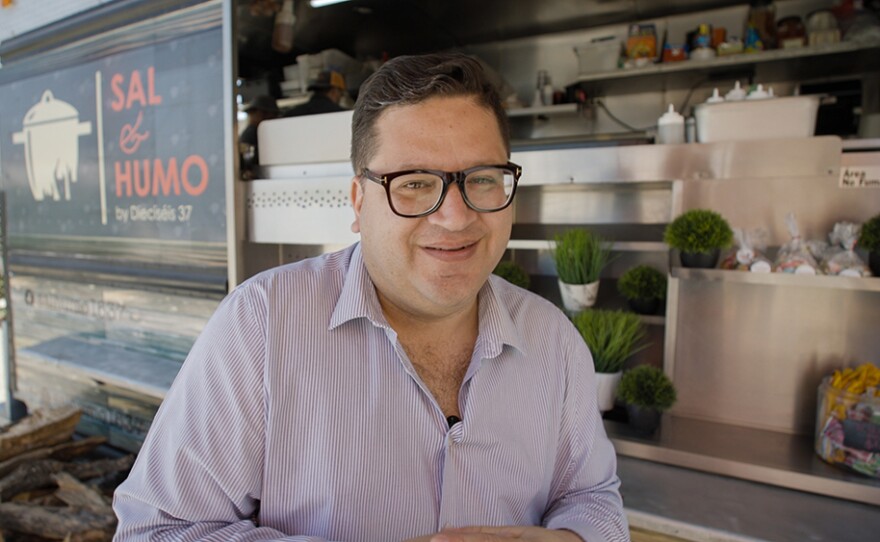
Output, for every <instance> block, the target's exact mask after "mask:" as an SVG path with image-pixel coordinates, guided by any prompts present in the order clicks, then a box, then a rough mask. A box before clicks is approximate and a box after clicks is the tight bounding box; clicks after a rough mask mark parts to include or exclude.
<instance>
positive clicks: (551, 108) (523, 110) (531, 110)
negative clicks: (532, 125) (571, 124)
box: [507, 104, 578, 117]
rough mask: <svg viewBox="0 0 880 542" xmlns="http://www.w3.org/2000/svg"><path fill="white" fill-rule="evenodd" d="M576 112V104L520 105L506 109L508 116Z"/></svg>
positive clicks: (571, 113) (570, 113)
mask: <svg viewBox="0 0 880 542" xmlns="http://www.w3.org/2000/svg"><path fill="white" fill-rule="evenodd" d="M577 112H578V104H557V105H543V106H540V107H520V108H516V109H508V110H507V116H508V117H530V116H532V117H534V116H539V115H540V116H551V115H573V114H575V113H577Z"/></svg>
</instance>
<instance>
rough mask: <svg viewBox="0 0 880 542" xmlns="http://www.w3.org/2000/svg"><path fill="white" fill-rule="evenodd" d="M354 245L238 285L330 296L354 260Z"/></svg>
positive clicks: (272, 293) (253, 290)
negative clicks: (352, 259)
mask: <svg viewBox="0 0 880 542" xmlns="http://www.w3.org/2000/svg"><path fill="white" fill-rule="evenodd" d="M353 248H354V246H351V247H348V248H346V249H343V250H340V251H337V252H329V253H326V254H321V255H319V256H314V257H311V258H305V259H303V260H299V261H296V262H293V263H288V264H284V265H280V266H277V267H273V268H271V269H267V270H265V271H262V272H260V273H257V274H256V275H254V276H252V277H250V278H249V279H247V280H246V281H244V282H243V283H242V284H241V285H239V286H238V288H236V290H235V291H236V292H239V291H240V292H242V293H243V294H247V293H249V294H257V293H258V294H260V295H261V296H265V297H268V298H273V297H276V296H277V295H278V294H279V293H283V292H284V291H295V292H296V294H297V295H299V296H309V295H317V296H326V295H328V294H329V293H331V291H332V290H336V291H337V292H338V290H340V289H341V288H342V284H343V283H344V281H345V275H346V273H347V272H348V268H349V265H350V263H351V256H352V252H353Z"/></svg>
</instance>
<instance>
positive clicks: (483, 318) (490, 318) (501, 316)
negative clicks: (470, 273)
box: [477, 275, 525, 358]
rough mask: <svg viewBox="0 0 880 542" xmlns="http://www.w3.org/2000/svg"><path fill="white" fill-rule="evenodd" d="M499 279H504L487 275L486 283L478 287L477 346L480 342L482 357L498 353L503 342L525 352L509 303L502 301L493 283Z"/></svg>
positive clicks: (489, 356)
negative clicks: (478, 320) (478, 323)
mask: <svg viewBox="0 0 880 542" xmlns="http://www.w3.org/2000/svg"><path fill="white" fill-rule="evenodd" d="M501 280H504V279H502V278H500V277H496V276H495V275H489V279H488V280H487V281H486V284H484V285H483V287H482V288H481V289H480V295H479V302H480V309H479V310H480V317H479V318H480V336H479V338H478V339H477V348H479V347H480V346H481V345H480V343H482V348H483V349H484V351H483V356H482V357H484V358H493V357H495V356H497V355H499V354H500V353H501V349H502V346H503V345H505V344H508V345H510V346H512V347H514V348H516V349H517V350H519V351H520V352H522V353H525V347H524V345H523V342H522V338H521V337H520V334H519V333H518V332H517V329H516V325H514V322H513V318H511V315H510V308H509V303H505V302H504V300H503V299H502V298H501V295H500V292H499V291H498V290H499V289H498V288H497V286H496V285H495V284H494V283H495V282H496V281H501Z"/></svg>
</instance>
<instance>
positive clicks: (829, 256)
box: [822, 222, 871, 277]
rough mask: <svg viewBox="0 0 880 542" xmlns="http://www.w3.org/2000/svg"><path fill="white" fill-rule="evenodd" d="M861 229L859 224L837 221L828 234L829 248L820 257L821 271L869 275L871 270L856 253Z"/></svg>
mask: <svg viewBox="0 0 880 542" xmlns="http://www.w3.org/2000/svg"><path fill="white" fill-rule="evenodd" d="M861 231H862V226H861V224H854V223H852V222H838V223H837V224H835V225H834V229H833V230H831V233H829V234H828V239H829V241H830V243H829V248H828V250H827V251H826V252H825V258H823V259H822V271H823V272H824V273H826V274H828V275H840V276H844V277H869V276H871V271H870V270H869V269H868V266H867V265H865V262H864V261H862V259H861V258H860V257H859V255H858V254H856V251H855V249H856V242H857V241H858V240H859V234H860V233H861Z"/></svg>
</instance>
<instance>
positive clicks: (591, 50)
mask: <svg viewBox="0 0 880 542" xmlns="http://www.w3.org/2000/svg"><path fill="white" fill-rule="evenodd" d="M574 52H575V54H576V55H577V57H578V71H579V72H580V73H582V74H586V73H596V72H606V71H611V70H615V69H617V63H618V61H619V60H620V40H619V39H617V38H611V39H602V40H600V41H594V42H591V43H589V44H587V45H580V46H578V47H575V48H574Z"/></svg>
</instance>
